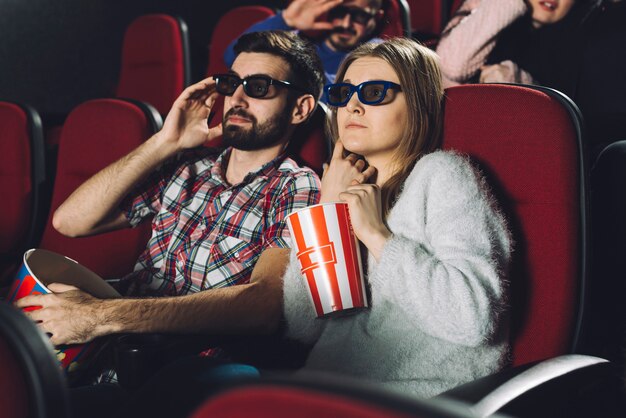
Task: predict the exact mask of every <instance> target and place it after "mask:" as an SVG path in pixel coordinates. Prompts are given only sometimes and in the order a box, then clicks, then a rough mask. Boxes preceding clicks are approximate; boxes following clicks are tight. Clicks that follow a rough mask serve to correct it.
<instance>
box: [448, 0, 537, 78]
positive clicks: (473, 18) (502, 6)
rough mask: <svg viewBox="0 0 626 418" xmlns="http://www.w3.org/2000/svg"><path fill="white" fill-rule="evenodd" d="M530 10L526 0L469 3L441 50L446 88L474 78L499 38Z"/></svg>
mask: <svg viewBox="0 0 626 418" xmlns="http://www.w3.org/2000/svg"><path fill="white" fill-rule="evenodd" d="M526 10H527V6H526V4H525V3H524V1H523V0H466V1H465V2H464V3H463V5H462V6H461V7H460V8H459V10H458V11H457V12H456V13H455V15H454V16H453V17H452V19H451V20H450V22H449V23H448V25H447V26H446V29H445V30H444V32H443V35H442V37H441V40H440V41H439V45H438V46H437V53H438V54H439V56H440V58H441V69H442V71H443V76H444V85H445V87H450V86H453V85H458V84H463V83H464V82H466V81H467V80H469V79H470V78H471V77H472V76H474V75H475V74H476V72H477V71H478V70H480V67H481V66H482V65H483V64H484V62H485V60H486V59H487V57H488V56H489V53H490V52H491V51H492V50H493V48H494V46H495V43H496V38H497V36H498V34H499V33H500V32H501V31H502V30H503V29H504V28H506V27H507V26H509V25H510V24H511V23H513V22H514V21H515V20H516V19H517V18H519V17H520V16H522V15H524V13H526Z"/></svg>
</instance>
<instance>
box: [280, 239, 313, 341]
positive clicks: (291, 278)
mask: <svg viewBox="0 0 626 418" xmlns="http://www.w3.org/2000/svg"><path fill="white" fill-rule="evenodd" d="M304 280H305V279H304V277H302V275H301V274H300V266H299V265H298V259H297V258H296V256H295V251H293V250H292V251H291V256H290V261H289V266H288V267H287V271H286V272H285V275H284V276H283V312H284V315H285V320H286V328H285V336H286V337H287V338H289V339H292V340H296V341H300V342H302V343H305V344H310V345H312V344H313V343H315V342H316V341H317V340H318V339H319V336H320V334H321V332H322V325H323V322H322V321H320V320H318V319H316V318H317V316H316V314H315V309H314V308H313V304H312V303H311V301H310V300H309V295H308V290H307V288H306V285H305V282H304Z"/></svg>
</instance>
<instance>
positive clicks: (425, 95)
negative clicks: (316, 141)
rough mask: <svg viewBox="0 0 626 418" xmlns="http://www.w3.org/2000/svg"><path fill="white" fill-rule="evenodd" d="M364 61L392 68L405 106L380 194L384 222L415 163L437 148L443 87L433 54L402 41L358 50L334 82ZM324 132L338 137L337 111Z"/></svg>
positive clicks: (341, 69) (420, 46)
mask: <svg viewBox="0 0 626 418" xmlns="http://www.w3.org/2000/svg"><path fill="white" fill-rule="evenodd" d="M364 57H375V58H380V59H383V60H384V61H385V62H387V63H388V64H389V65H390V66H391V67H392V68H393V70H394V71H395V73H396V74H397V75H398V78H399V79H400V85H401V86H402V91H403V92H404V96H405V99H406V104H407V112H408V114H407V116H408V125H407V126H406V127H405V129H404V133H403V135H402V138H401V139H400V143H399V144H398V148H397V149H396V151H395V153H394V155H393V163H392V167H391V170H392V173H393V174H392V176H391V177H390V178H389V180H387V181H386V182H385V184H383V186H382V191H381V193H382V205H383V215H384V217H385V218H386V217H387V214H388V213H389V210H390V209H391V207H392V205H393V203H394V201H395V199H396V197H397V196H398V194H399V193H400V190H401V188H402V185H403V184H404V181H405V180H406V178H407V177H408V175H409V174H410V173H411V170H412V169H413V167H414V166H415V163H416V162H417V160H419V158H420V157H421V156H422V155H424V154H428V153H429V152H432V151H434V150H435V149H437V148H438V147H439V146H440V143H441V133H442V129H443V108H442V106H443V94H444V92H443V84H442V78H441V70H440V68H439V57H438V56H437V54H435V52H434V51H432V50H430V49H428V48H427V47H425V46H423V45H420V44H419V43H417V42H415V41H413V40H410V39H406V38H392V39H389V40H387V41H385V42H382V43H379V44H375V43H367V44H363V45H361V46H359V47H358V48H357V49H355V50H354V51H352V52H351V53H350V54H349V55H348V56H347V57H346V58H345V59H344V61H343V62H342V63H341V66H340V67H339V70H338V72H337V76H336V82H337V83H340V82H342V81H343V79H344V77H345V74H346V71H347V69H348V67H350V65H351V64H352V63H353V62H354V61H356V60H357V59H359V58H364ZM383 106H384V105H383ZM327 128H328V131H329V135H330V137H331V138H338V137H339V131H338V128H337V108H332V113H331V117H330V119H329V123H328V126H327Z"/></svg>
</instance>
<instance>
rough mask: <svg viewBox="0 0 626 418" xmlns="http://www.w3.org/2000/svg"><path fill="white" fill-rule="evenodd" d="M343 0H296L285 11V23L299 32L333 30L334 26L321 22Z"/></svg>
mask: <svg viewBox="0 0 626 418" xmlns="http://www.w3.org/2000/svg"><path fill="white" fill-rule="evenodd" d="M342 2H343V0H294V1H292V2H291V3H289V6H287V8H286V9H285V10H284V11H283V19H284V20H285V23H287V25H289V27H292V28H294V29H298V30H331V29H332V28H333V25H331V24H330V23H329V22H327V21H323V20H319V19H320V17H321V16H323V15H324V14H326V13H328V11H329V10H331V9H333V8H334V7H336V6H338V5H339V4H341V3H342Z"/></svg>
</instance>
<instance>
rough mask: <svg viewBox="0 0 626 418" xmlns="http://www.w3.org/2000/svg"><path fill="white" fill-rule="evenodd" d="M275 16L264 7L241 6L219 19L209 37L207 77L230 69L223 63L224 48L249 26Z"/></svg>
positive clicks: (272, 11)
mask: <svg viewBox="0 0 626 418" xmlns="http://www.w3.org/2000/svg"><path fill="white" fill-rule="evenodd" d="M275 14H276V13H275V12H274V10H272V9H270V8H269V7H265V6H242V7H235V8H234V9H231V10H229V11H228V12H226V13H225V14H224V15H223V16H222V17H220V19H219V20H218V22H217V24H216V25H215V28H214V29H213V34H212V35H211V45H210V49H209V65H208V68H207V75H213V74H218V73H224V72H227V71H228V70H229V69H230V68H228V67H227V66H226V64H225V63H224V51H225V50H226V47H227V46H228V45H229V44H230V43H231V42H232V41H234V40H235V39H237V38H238V37H239V36H240V35H241V34H242V33H244V32H245V31H246V29H248V28H249V27H250V26H252V25H254V24H255V23H258V22H260V21H262V20H265V19H267V18H268V17H271V16H274V15H275Z"/></svg>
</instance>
